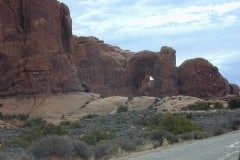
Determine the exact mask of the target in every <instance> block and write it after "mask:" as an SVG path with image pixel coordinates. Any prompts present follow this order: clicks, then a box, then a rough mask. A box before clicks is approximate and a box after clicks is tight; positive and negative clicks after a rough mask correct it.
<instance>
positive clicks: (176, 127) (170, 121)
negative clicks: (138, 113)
mask: <svg viewBox="0 0 240 160" xmlns="http://www.w3.org/2000/svg"><path fill="white" fill-rule="evenodd" d="M160 127H161V128H162V129H163V130H166V131H169V132H171V133H174V134H183V133H187V132H192V131H197V130H199V129H200V128H199V127H198V126H197V125H196V124H193V123H192V122H191V121H190V120H189V119H187V118H185V117H183V116H182V115H181V114H177V113H169V114H166V115H165V116H164V117H163V119H162V120H161V122H160Z"/></svg>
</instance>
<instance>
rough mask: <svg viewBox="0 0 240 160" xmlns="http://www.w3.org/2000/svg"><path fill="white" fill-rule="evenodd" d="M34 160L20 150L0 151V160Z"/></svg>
mask: <svg viewBox="0 0 240 160" xmlns="http://www.w3.org/2000/svg"><path fill="white" fill-rule="evenodd" d="M13 159H14V160H35V158H34V156H33V155H31V154H30V153H27V152H26V151H25V150H23V149H21V148H7V149H4V150H1V151H0V160H13Z"/></svg>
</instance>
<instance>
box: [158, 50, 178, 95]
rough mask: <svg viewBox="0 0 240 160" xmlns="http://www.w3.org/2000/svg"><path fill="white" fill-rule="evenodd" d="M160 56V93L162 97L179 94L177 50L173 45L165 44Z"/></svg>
mask: <svg viewBox="0 0 240 160" xmlns="http://www.w3.org/2000/svg"><path fill="white" fill-rule="evenodd" d="M159 58H160V70H161V75H160V80H161V83H159V84H160V88H161V90H160V95H161V97H165V96H173V95H177V94H178V90H177V78H176V77H177V72H176V71H177V68H176V51H175V50H174V49H173V48H171V47H167V46H164V47H162V48H161V50H160V53H159Z"/></svg>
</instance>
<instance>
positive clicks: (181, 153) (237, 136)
mask: <svg viewBox="0 0 240 160" xmlns="http://www.w3.org/2000/svg"><path fill="white" fill-rule="evenodd" d="M239 151H240V131H235V132H231V133H228V134H225V135H222V136H218V137H213V138H208V139H204V140H199V141H193V142H187V143H183V144H178V145H174V146H170V147H168V148H164V147H162V148H158V149H155V150H152V151H150V152H142V153H135V154H132V155H130V156H127V157H122V158H119V159H118V160H239V159H238V156H239Z"/></svg>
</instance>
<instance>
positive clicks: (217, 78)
mask: <svg viewBox="0 0 240 160" xmlns="http://www.w3.org/2000/svg"><path fill="white" fill-rule="evenodd" d="M177 72H178V73H177V74H178V87H179V94H182V95H188V96H195V97H203V98H206V97H224V96H226V95H228V94H229V92H228V91H229V89H228V88H229V86H228V84H227V82H226V80H225V78H223V77H222V75H221V74H220V73H219V71H218V68H217V67H215V66H213V65H212V64H211V63H209V62H208V61H207V60H205V59H202V58H196V59H191V60H187V61H185V62H183V64H181V65H180V66H179V67H178V69H177Z"/></svg>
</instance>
